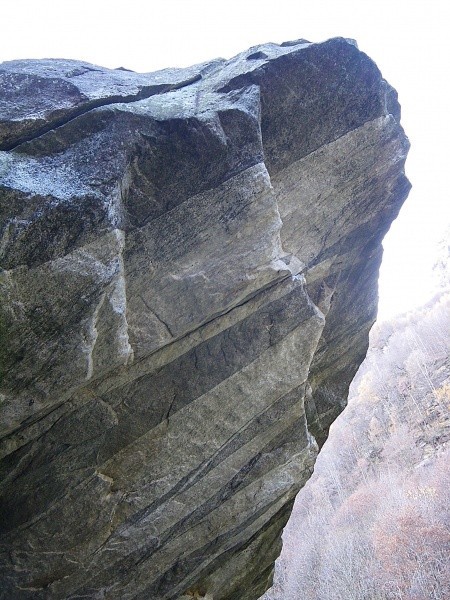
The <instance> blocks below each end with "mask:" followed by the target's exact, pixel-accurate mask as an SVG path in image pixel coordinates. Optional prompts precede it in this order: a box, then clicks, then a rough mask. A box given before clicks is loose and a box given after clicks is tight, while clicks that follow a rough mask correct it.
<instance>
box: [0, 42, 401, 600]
mask: <svg viewBox="0 0 450 600" xmlns="http://www.w3.org/2000/svg"><path fill="white" fill-rule="evenodd" d="M399 120H400V108H399V104H398V102H397V95H396V93H395V91H394V90H393V89H392V88H391V87H390V86H389V85H388V84H387V83H386V82H385V81H384V80H383V78H382V76H381V74H380V72H379V70H378V68H377V67H376V65H375V64H374V63H373V62H372V61H371V60H370V59H369V58H368V57H367V56H366V55H365V54H364V53H362V52H360V51H359V50H358V49H357V47H356V46H355V44H354V43H353V42H352V41H350V40H345V39H342V38H336V39H332V40H329V41H326V42H324V43H320V44H311V43H309V42H306V41H305V40H299V41H297V42H288V43H285V44H281V45H277V44H265V45H262V46H258V47H256V48H252V49H250V50H249V51H247V52H244V53H242V54H240V55H238V56H236V57H235V58H232V59H231V60H222V59H218V60H215V61H212V62H210V63H205V64H201V65H196V66H194V67H190V68H188V69H167V70H164V71H160V72H157V73H152V74H138V73H133V72H130V71H126V70H123V69H117V70H108V69H104V68H101V67H97V66H93V65H90V64H86V63H82V62H77V61H71V60H56V59H49V60H23V61H12V62H6V63H3V64H1V65H0V225H1V231H0V235H1V242H0V264H1V267H2V270H1V272H0V294H1V305H0V318H1V320H0V337H1V340H0V367H1V396H0V398H1V405H0V415H1V417H0V423H1V436H2V437H1V446H0V448H1V456H2V457H3V458H2V462H1V468H0V472H1V478H0V493H1V509H0V510H1V515H2V518H1V521H0V529H1V539H0V552H1V554H0V556H1V564H0V569H1V578H2V581H3V584H2V589H1V591H0V597H1V598H7V599H8V600H11V599H14V598H24V599H28V598H29V599H33V600H36V599H47V598H48V599H74V600H75V599H76V598H98V599H100V598H105V599H106V598H107V599H118V600H126V599H134V600H176V599H179V598H186V599H189V598H192V597H195V598H198V597H200V598H201V597H206V598H209V599H212V600H255V599H256V598H258V597H259V596H260V595H261V594H262V593H263V592H264V591H265V589H266V588H267V586H268V585H269V584H270V581H271V574H272V570H273V562H274V560H275V558H276V557H277V556H278V554H279V552H280V543H281V542H280V539H281V531H282V528H283V526H284V524H285V522H286V520H287V518H288V516H289V514H290V510H291V507H292V503H293V500H294V498H295V495H296V493H297V492H298V490H299V489H300V488H301V487H302V485H303V484H304V483H305V481H306V480H307V479H308V477H309V476H310V474H311V472H312V468H313V464H314V460H315V457H316V454H317V449H318V446H320V445H321V444H322V443H323V441H324V440H325V439H326V435H327V431H328V428H329V426H330V424H331V423H332V421H333V420H334V419H335V417H336V416H337V415H338V414H339V412H340V411H341V410H342V409H343V407H344V406H345V403H346V398H347V392H348V387H349V384H350V382H351V380H352V378H353V376H354V374H355V372H356V370H357V369H358V367H359V364H360V363H361V361H362V360H363V358H364V356H365V353H366V350H367V346H368V332H369V329H370V327H371V325H372V323H373V322H374V319H375V316H376V306H377V278H378V268H379V265H380V261H381V254H382V248H381V241H382V238H383V236H384V234H385V233H386V231H387V230H388V228H389V226H390V223H391V222H392V220H393V219H394V218H395V217H396V215H397V213H398V211H399V209H400V206H401V204H402V203H403V201H404V200H405V198H406V196H407V194H408V191H409V187H410V186H409V183H408V181H407V179H406V178H405V175H404V161H405V158H406V154H407V151H408V141H407V138H406V137H405V135H404V133H403V130H402V128H401V126H400V124H399Z"/></svg>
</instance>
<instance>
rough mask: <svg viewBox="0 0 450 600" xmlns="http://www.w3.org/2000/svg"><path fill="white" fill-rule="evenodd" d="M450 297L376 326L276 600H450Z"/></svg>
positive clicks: (288, 553) (294, 537) (305, 501)
mask: <svg viewBox="0 0 450 600" xmlns="http://www.w3.org/2000/svg"><path fill="white" fill-rule="evenodd" d="M449 350H450V293H449V292H448V291H447V292H442V293H441V294H439V295H438V296H437V297H435V298H434V300H433V301H431V302H430V303H429V304H428V305H427V306H425V307H423V308H422V309H420V310H417V311H415V312H413V313H410V314H408V315H407V316H404V317H401V318H399V319H396V320H395V321H392V322H387V323H383V324H381V325H376V326H375V327H374V329H373V330H372V333H371V347H370V350H369V353H368V356H367V359H366V361H365V362H364V363H363V365H362V367H361V369H360V370H359V372H358V374H357V377H356V378H355V381H354V382H353V384H352V388H351V390H350V397H349V405H348V408H347V409H346V410H345V411H344V413H343V414H342V416H341V417H340V418H339V419H338V420H337V421H336V422H335V424H334V425H333V426H332V428H331V433H330V437H329V440H328V441H327V443H326V444H325V446H324V448H323V450H322V452H321V453H320V455H319V459H318V461H317V463H316V468H315V473H314V475H313V477H312V478H311V480H310V481H309V482H308V484H307V485H306V487H305V488H304V489H303V490H302V491H301V493H300V494H299V496H298V497H297V502H296V505H295V508H294V511H293V515H292V518H291V520H290V522H289V523H288V526H287V527H286V529H285V533H284V549H283V553H282V556H281V557H280V559H279V561H278V563H277V570H276V576H275V583H274V587H273V588H272V589H271V590H269V592H268V593H267V594H266V595H265V596H264V599H265V600H281V599H283V600H343V599H345V600H391V599H401V600H431V599H434V600H448V598H450V444H449V440H450V359H449V355H450V352H449Z"/></svg>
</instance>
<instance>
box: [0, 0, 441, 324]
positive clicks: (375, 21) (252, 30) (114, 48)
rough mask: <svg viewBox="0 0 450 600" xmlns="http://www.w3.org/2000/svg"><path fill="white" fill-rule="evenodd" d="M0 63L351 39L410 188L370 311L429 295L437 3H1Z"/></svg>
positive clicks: (175, 57)
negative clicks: (394, 105)
mask: <svg viewBox="0 0 450 600" xmlns="http://www.w3.org/2000/svg"><path fill="white" fill-rule="evenodd" d="M0 7H1V8H0V15H1V17H2V33H1V36H0V61H3V60H12V59H17V58H49V57H54V58H56V57H57V58H74V59H79V60H84V61H88V62H91V63H94V64H98V65H102V66H105V67H111V68H115V67H119V66H123V67H127V68H129V69H133V70H135V71H142V72H145V71H153V70H156V69H162V68H164V67H169V66H187V65H190V64H194V63H197V62H202V61H205V60H209V59H212V58H216V57H219V56H220V57H223V58H229V57H231V56H233V55H234V54H237V53H238V52H240V51H242V50H245V49H247V48H248V47H250V46H253V45H255V44H258V43H264V42H269V41H272V42H282V41H286V40H292V39H298V38H306V39H308V40H310V41H313V42H318V41H322V40H325V39H328V38H330V37H335V36H343V37H350V38H354V39H356V40H357V42H358V45H359V48H360V49H361V50H362V51H364V52H366V53H367V54H369V56H370V57H371V58H372V59H374V60H375V62H376V63H377V64H378V66H379V68H380V69H381V71H382V73H383V75H384V77H385V78H386V79H387V80H388V81H389V83H391V84H392V85H393V86H394V87H395V88H396V89H397V91H398V92H399V100H400V103H401V105H402V124H403V127H404V128H405V131H406V133H407V135H408V137H409V139H410V141H411V145H412V146H411V151H410V154H409V158H408V161H407V169H406V172H407V175H408V177H409V179H410V180H411V182H412V184H413V190H412V191H411V193H410V196H409V199H408V200H407V201H406V204H405V206H404V208H403V209H402V211H401V213H400V216H399V218H398V219H397V221H396V222H395V223H394V224H393V226H392V228H391V231H390V232H389V234H388V236H387V237H386V239H385V243H384V247H385V256H384V260H383V266H382V271H381V277H380V309H379V317H380V319H383V318H388V317H389V316H393V315H395V314H397V313H399V312H403V311H405V310H409V309H410V308H413V307H414V306H415V305H420V304H422V303H424V302H425V301H426V300H427V299H428V298H429V297H430V296H431V294H432V289H431V286H432V278H431V267H432V265H433V262H434V255H435V252H436V250H435V244H436V243H437V241H438V240H439V239H440V238H442V236H443V235H444V230H445V228H446V226H447V225H448V223H449V222H450V202H449V192H448V183H447V179H448V172H449V171H450V164H449V160H448V152H447V145H448V140H450V127H449V118H448V114H447V111H448V96H447V91H446V90H447V86H448V84H447V77H448V73H449V62H450V41H449V40H450V36H449V34H448V28H449V27H448V26H449V19H448V15H447V3H446V2H444V1H443V0H427V1H425V0H422V1H420V0H419V1H418V0H390V1H388V0H353V1H352V0H309V1H305V0H298V1H297V2H291V1H289V0H272V1H271V2H265V1H264V0H222V1H221V2H216V1H215V0H209V1H208V0H189V1H183V0H165V1H161V2H152V1H151V0H148V1H147V2H144V1H142V0H141V1H138V0H128V1H126V2H124V1H121V2H118V1H116V0H110V1H106V0H77V1H73V0H60V1H59V2H57V1H56V0H1V5H0Z"/></svg>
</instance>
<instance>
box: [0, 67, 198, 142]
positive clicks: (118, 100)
mask: <svg viewBox="0 0 450 600" xmlns="http://www.w3.org/2000/svg"><path fill="white" fill-rule="evenodd" d="M201 78H202V76H201V74H198V75H194V76H192V77H189V78H188V79H185V80H183V81H180V82H179V83H175V84H170V83H161V84H154V85H148V86H144V87H143V88H142V89H141V90H140V91H139V92H138V93H137V94H133V95H129V96H110V97H108V98H99V99H97V100H90V101H88V102H86V103H85V104H83V105H82V106H78V107H74V108H73V109H71V110H69V111H67V112H66V113H65V114H64V116H62V117H59V118H56V119H53V120H51V121H50V122H49V123H46V124H45V125H42V126H41V127H39V128H37V129H34V130H33V131H31V132H29V133H27V134H24V135H22V136H20V137H18V138H17V139H16V140H15V141H14V142H9V143H6V144H0V150H15V149H16V148H17V147H18V146H21V145H22V144H24V143H26V142H31V141H32V140H35V139H38V138H40V137H41V136H43V135H44V134H46V133H48V132H49V131H54V130H55V129H58V128H59V127H62V126H63V125H66V124H67V123H70V121H73V120H74V119H76V118H78V117H81V116H82V115H85V114H86V113H88V112H90V111H91V110H94V109H95V108H100V107H102V106H110V105H112V104H131V103H132V102H138V101H139V100H145V99H146V98H150V97H151V96H157V95H160V94H165V93H166V92H171V91H174V90H178V89H180V88H183V87H186V86H188V85H191V84H193V83H196V82H197V81H200V80H201Z"/></svg>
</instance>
